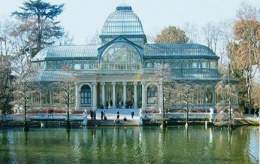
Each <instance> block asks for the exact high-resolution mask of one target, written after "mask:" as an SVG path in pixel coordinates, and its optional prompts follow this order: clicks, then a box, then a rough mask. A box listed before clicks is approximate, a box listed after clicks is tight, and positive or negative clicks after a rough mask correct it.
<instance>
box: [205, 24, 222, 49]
mask: <svg viewBox="0 0 260 164" xmlns="http://www.w3.org/2000/svg"><path fill="white" fill-rule="evenodd" d="M202 33H203V34H204V35H203V36H204V37H205V39H204V40H205V41H206V43H207V46H208V47H209V48H211V49H212V50H213V51H214V52H215V53H216V52H217V46H218V44H219V40H220V34H221V31H220V30H219V27H218V25H217V24H216V23H213V22H209V23H207V24H206V25H205V26H204V27H203V28H202Z"/></svg>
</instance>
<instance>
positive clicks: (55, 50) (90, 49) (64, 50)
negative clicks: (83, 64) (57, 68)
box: [32, 45, 99, 61]
mask: <svg viewBox="0 0 260 164" xmlns="http://www.w3.org/2000/svg"><path fill="white" fill-rule="evenodd" d="M98 47H99V45H84V46H53V47H48V48H44V49H43V50H41V51H40V52H39V53H38V54H37V55H36V56H35V57H34V58H33V60H32V61H43V60H51V59H56V58H61V57H62V58H74V57H97V55H98V51H97V49H98Z"/></svg>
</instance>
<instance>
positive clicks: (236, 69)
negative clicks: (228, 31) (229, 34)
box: [227, 5, 260, 107]
mask: <svg viewBox="0 0 260 164" xmlns="http://www.w3.org/2000/svg"><path fill="white" fill-rule="evenodd" d="M259 11H260V10H259V9H257V8H254V7H252V6H249V5H244V6H243V7H241V8H240V9H239V10H238V20H237V21H236V22H235V25H234V35H235V40H234V41H233V42H232V43H230V44H229V45H228V46H227V48H228V51H229V58H230V61H231V67H232V70H233V75H234V76H235V77H236V78H238V79H239V80H240V83H242V84H244V85H242V86H243V87H242V88H240V89H241V91H240V93H245V94H244V95H243V94H241V98H242V100H244V98H246V100H245V102H246V103H248V105H249V107H252V106H253V103H252V86H253V78H254V76H255V71H254V70H253V65H257V67H258V68H259V64H260V50H259V45H258V44H259V40H260V22H259V20H258V19H257V18H259V14H260V13H259Z"/></svg>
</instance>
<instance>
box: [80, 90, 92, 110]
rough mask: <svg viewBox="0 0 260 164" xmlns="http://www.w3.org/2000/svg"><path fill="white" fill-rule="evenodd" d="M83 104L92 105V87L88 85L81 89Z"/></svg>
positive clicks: (81, 102) (81, 101)
mask: <svg viewBox="0 0 260 164" xmlns="http://www.w3.org/2000/svg"><path fill="white" fill-rule="evenodd" d="M80 104H81V106H91V89H90V87H89V86H88V85H84V86H83V87H82V88H81V91H80Z"/></svg>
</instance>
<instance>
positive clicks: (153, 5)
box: [0, 0, 260, 44]
mask: <svg viewBox="0 0 260 164" xmlns="http://www.w3.org/2000/svg"><path fill="white" fill-rule="evenodd" d="M47 1H49V2H51V3H56V4H59V3H64V4H65V8H64V12H63V13H62V15H61V16H60V17H59V20H60V21H61V23H62V25H63V26H64V28H65V31H67V32H69V33H70V35H71V36H73V38H74V43H76V44H84V43H86V40H87V39H90V38H92V37H93V36H94V35H95V34H96V33H97V32H99V31H101V28H102V25H103V23H104V22H105V20H106V18H107V16H108V15H109V14H110V13H111V12H113V11H114V10H115V8H116V6H117V5H119V4H129V5H131V6H132V8H133V10H134V12H135V13H136V14H137V15H138V16H139V18H140V19H141V21H142V24H143V27H144V31H145V33H146V34H147V35H153V36H154V35H156V34H158V33H159V32H160V31H161V30H162V29H163V28H164V27H166V26H169V25H175V26H179V27H180V26H183V25H184V24H186V23H190V24H194V25H198V26H202V25H204V24H206V23H208V22H212V21H213V22H222V21H225V20H231V19H234V18H235V17H236V10H237V9H238V8H239V7H240V5H241V3H242V2H248V3H250V4H251V5H253V6H257V7H260V0H47ZM23 2H24V0H0V22H1V21H3V20H6V19H10V18H9V16H10V14H11V12H13V11H15V10H17V9H18V7H19V6H21V5H22V3H23Z"/></svg>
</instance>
